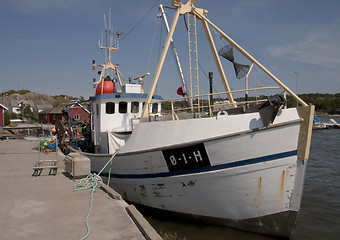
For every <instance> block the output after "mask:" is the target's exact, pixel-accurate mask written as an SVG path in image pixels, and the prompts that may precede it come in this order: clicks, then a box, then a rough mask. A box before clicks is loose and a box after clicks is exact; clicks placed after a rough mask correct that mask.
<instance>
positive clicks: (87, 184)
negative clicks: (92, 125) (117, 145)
mask: <svg viewBox="0 0 340 240" xmlns="http://www.w3.org/2000/svg"><path fill="white" fill-rule="evenodd" d="M118 152H119V149H117V150H116V151H115V152H114V153H113V154H112V157H111V158H110V159H109V161H107V163H106V164H105V165H104V167H103V168H102V169H101V170H100V171H99V173H98V174H96V173H93V174H90V175H88V176H87V177H85V178H82V179H80V180H79V181H78V182H77V183H76V184H75V185H74V186H73V191H79V190H85V189H90V192H91V202H90V209H89V211H88V213H87V217H86V220H85V225H86V229H87V234H86V235H85V237H83V238H82V239H81V240H84V239H86V238H87V237H88V236H89V235H90V232H91V230H90V226H89V224H88V220H89V217H90V213H91V210H92V203H93V194H94V192H95V191H96V187H97V186H98V185H99V184H100V182H101V181H102V180H101V177H100V176H99V175H100V174H101V173H102V172H103V171H104V169H105V168H106V167H107V165H108V164H109V163H111V164H112V159H113V158H114V157H115V156H116V155H117V154H118ZM110 175H111V166H110V172H109V180H108V184H110Z"/></svg>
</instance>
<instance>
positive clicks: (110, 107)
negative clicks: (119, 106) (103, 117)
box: [105, 102, 115, 114]
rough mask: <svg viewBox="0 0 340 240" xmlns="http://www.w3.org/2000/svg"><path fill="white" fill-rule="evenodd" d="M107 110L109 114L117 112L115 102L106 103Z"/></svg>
mask: <svg viewBox="0 0 340 240" xmlns="http://www.w3.org/2000/svg"><path fill="white" fill-rule="evenodd" d="M105 112H106V113H107V114H114V113H115V103H113V102H107V103H106V110H105Z"/></svg>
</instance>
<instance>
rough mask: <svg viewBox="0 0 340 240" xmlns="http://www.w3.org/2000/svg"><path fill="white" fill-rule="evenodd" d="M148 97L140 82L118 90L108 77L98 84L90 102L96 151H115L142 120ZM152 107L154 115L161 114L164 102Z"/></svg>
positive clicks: (156, 96) (104, 152)
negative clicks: (143, 91)
mask: <svg viewBox="0 0 340 240" xmlns="http://www.w3.org/2000/svg"><path fill="white" fill-rule="evenodd" d="M102 84H103V86H101V85H102ZM107 86H110V89H111V90H108V88H109V87H107ZM98 89H103V91H100V90H98ZM104 91H105V93H103V92H104ZM146 97H147V94H144V93H142V86H141V85H140V84H124V85H123V87H122V90H121V92H117V90H116V87H115V83H114V82H113V81H110V80H108V78H105V81H102V83H99V84H98V86H97V89H96V96H95V97H94V100H93V101H92V104H91V112H92V116H91V118H92V119H91V124H92V126H91V127H92V130H93V131H92V142H93V143H94V150H95V153H103V154H106V153H112V152H114V151H115V149H116V148H117V147H118V146H119V147H120V146H122V145H124V144H125V141H126V140H127V139H128V137H129V136H130V134H131V132H132V130H133V129H134V127H135V126H136V124H138V122H139V120H140V117H141V114H142V111H143V107H144V105H145V100H146ZM153 99H155V100H163V99H162V97H160V96H158V95H154V96H153ZM149 111H150V112H152V115H153V117H154V116H159V115H160V112H161V104H160V103H155V104H153V105H151V107H150V109H149Z"/></svg>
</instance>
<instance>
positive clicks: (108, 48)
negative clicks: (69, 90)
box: [92, 15, 126, 91]
mask: <svg viewBox="0 0 340 240" xmlns="http://www.w3.org/2000/svg"><path fill="white" fill-rule="evenodd" d="M110 19H111V16H110ZM104 22H105V31H106V32H107V30H106V20H105V15H104ZM112 35H113V33H112V31H111V24H110V30H109V37H110V39H109V46H107V37H106V46H105V47H104V46H102V45H101V42H100V40H98V45H99V48H100V49H105V63H104V64H95V61H94V60H93V61H92V63H93V69H94V68H95V67H101V68H102V70H101V72H100V76H99V79H98V81H97V82H94V83H93V84H100V83H102V84H103V82H104V77H105V72H106V70H108V69H112V70H113V71H115V73H116V75H117V79H118V82H119V85H120V88H121V89H122V87H123V83H122V79H123V80H124V82H126V81H125V79H124V78H123V76H122V74H121V73H120V71H119V69H118V64H112V63H111V57H112V51H118V50H119V36H120V33H115V35H116V36H117V38H116V46H115V47H114V46H113V36H112ZM106 51H107V55H108V56H107V55H106ZM106 56H107V57H108V60H107V61H106ZM102 91H103V88H102Z"/></svg>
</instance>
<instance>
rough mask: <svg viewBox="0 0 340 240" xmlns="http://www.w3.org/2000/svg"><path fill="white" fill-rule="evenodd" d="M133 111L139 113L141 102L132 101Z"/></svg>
mask: <svg viewBox="0 0 340 240" xmlns="http://www.w3.org/2000/svg"><path fill="white" fill-rule="evenodd" d="M131 112H132V113H138V112H139V102H132V103H131Z"/></svg>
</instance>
